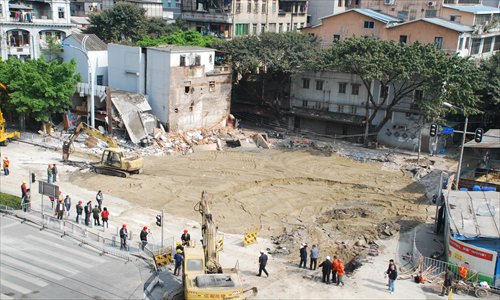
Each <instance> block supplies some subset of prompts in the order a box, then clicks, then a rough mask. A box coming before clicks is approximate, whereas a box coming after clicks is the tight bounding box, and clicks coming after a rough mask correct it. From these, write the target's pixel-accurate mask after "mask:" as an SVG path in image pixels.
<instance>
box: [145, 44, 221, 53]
mask: <svg viewBox="0 0 500 300" xmlns="http://www.w3.org/2000/svg"><path fill="white" fill-rule="evenodd" d="M149 49H155V50H158V51H165V52H191V51H196V52H207V51H215V49H212V48H205V47H199V46H178V45H160V46H156V47H149Z"/></svg>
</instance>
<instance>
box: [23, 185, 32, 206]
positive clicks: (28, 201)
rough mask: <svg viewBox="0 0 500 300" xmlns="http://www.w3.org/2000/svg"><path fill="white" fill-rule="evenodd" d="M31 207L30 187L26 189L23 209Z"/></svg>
mask: <svg viewBox="0 0 500 300" xmlns="http://www.w3.org/2000/svg"><path fill="white" fill-rule="evenodd" d="M30 209H31V189H26V197H25V199H24V211H25V212H26V211H27V210H30Z"/></svg>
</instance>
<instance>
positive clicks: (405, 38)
mask: <svg viewBox="0 0 500 300" xmlns="http://www.w3.org/2000/svg"><path fill="white" fill-rule="evenodd" d="M407 42H408V36H407V35H400V36H399V43H400V44H406V43H407Z"/></svg>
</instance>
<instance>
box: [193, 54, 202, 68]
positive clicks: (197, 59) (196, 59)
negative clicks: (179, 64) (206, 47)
mask: <svg viewBox="0 0 500 300" xmlns="http://www.w3.org/2000/svg"><path fill="white" fill-rule="evenodd" d="M194 65H195V66H201V56H199V55H196V56H195V57H194Z"/></svg>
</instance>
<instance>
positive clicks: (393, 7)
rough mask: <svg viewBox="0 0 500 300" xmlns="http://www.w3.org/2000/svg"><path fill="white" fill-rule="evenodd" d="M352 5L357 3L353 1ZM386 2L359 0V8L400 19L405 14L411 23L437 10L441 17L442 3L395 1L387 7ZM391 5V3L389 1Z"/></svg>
mask: <svg viewBox="0 0 500 300" xmlns="http://www.w3.org/2000/svg"><path fill="white" fill-rule="evenodd" d="M351 2H352V3H354V2H355V1H354V0H352V1H351ZM429 2H434V3H435V5H434V4H433V5H429ZM385 3H386V1H384V0H359V4H360V5H359V6H357V7H358V8H370V9H373V10H377V11H380V12H381V13H384V14H387V15H390V16H394V17H398V13H399V12H401V13H400V14H399V16H402V15H403V13H404V14H406V15H407V16H408V17H407V18H406V19H405V20H406V21H411V20H415V19H421V18H425V17H426V12H428V11H432V10H435V11H436V16H439V10H440V9H441V7H442V6H441V5H442V3H443V2H442V1H431V0H394V1H392V3H393V4H390V5H386V4H385ZM388 3H391V1H388Z"/></svg>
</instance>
